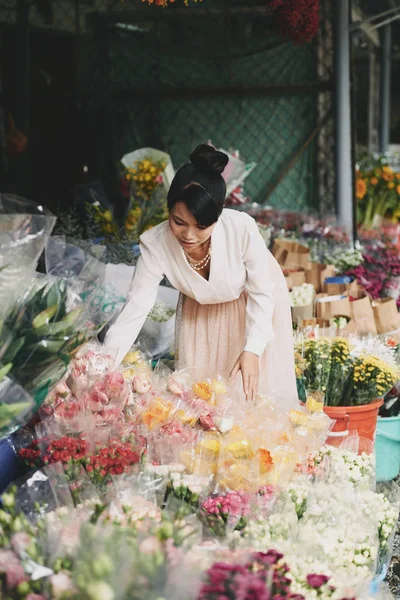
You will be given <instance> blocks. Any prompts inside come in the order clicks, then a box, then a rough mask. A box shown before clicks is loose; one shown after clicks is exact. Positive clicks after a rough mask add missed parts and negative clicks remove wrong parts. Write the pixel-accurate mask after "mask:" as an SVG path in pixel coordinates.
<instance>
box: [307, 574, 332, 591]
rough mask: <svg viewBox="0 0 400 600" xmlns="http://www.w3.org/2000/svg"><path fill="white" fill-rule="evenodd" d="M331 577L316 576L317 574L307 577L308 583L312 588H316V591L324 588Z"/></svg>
mask: <svg viewBox="0 0 400 600" xmlns="http://www.w3.org/2000/svg"><path fill="white" fill-rule="evenodd" d="M329 579H330V577H328V576H327V575H316V574H312V575H307V583H308V585H309V586H310V587H312V588H314V589H315V590H317V589H319V588H320V587H322V586H323V585H325V583H328V581H329Z"/></svg>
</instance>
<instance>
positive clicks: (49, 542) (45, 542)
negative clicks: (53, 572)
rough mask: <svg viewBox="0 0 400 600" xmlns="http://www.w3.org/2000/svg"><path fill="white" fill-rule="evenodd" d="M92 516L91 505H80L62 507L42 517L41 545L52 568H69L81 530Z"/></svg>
mask: <svg viewBox="0 0 400 600" xmlns="http://www.w3.org/2000/svg"><path fill="white" fill-rule="evenodd" d="M92 514H93V510H92V507H91V505H89V506H85V504H82V505H80V506H78V507H75V508H73V507H70V506H62V507H59V508H56V509H54V510H52V511H49V512H47V513H46V514H45V515H43V517H42V522H41V524H42V526H41V528H40V531H41V545H42V547H43V548H44V549H45V554H46V556H47V562H48V564H49V565H50V566H51V567H52V568H54V569H57V570H59V568H60V567H62V566H64V565H65V566H67V567H69V568H71V565H72V563H73V561H74V559H75V557H76V553H77V551H78V549H79V546H80V540H81V529H82V527H83V526H84V525H85V524H87V523H89V522H90V520H91V517H92Z"/></svg>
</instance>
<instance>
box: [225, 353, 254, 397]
mask: <svg viewBox="0 0 400 600" xmlns="http://www.w3.org/2000/svg"><path fill="white" fill-rule="evenodd" d="M259 367H260V359H259V357H258V356H257V354H253V352H242V354H241V355H240V356H239V358H238V359H237V361H236V363H235V366H234V367H233V369H232V371H231V374H230V376H229V379H231V380H233V379H235V377H236V375H237V374H238V373H239V371H241V372H242V379H243V390H244V393H245V394H246V399H247V400H255V399H256V396H257V394H258V386H259V382H260V373H259Z"/></svg>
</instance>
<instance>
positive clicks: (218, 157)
mask: <svg viewBox="0 0 400 600" xmlns="http://www.w3.org/2000/svg"><path fill="white" fill-rule="evenodd" d="M190 162H191V163H192V165H194V166H195V167H196V169H198V170H199V171H203V172H204V173H207V174H208V175H221V174H222V173H223V172H224V169H225V167H226V165H227V164H228V162H229V158H228V156H227V155H226V154H224V153H223V152H219V151H218V150H216V149H215V148H213V147H212V146H208V145H207V144H201V145H200V146H197V148H196V150H193V152H192V154H191V155H190Z"/></svg>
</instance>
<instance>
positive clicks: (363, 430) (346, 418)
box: [324, 399, 383, 446]
mask: <svg viewBox="0 0 400 600" xmlns="http://www.w3.org/2000/svg"><path fill="white" fill-rule="evenodd" d="M382 404H383V400H382V399H380V400H375V402H372V403H371V404H362V405H361V406H324V411H325V413H326V414H327V415H328V417H330V418H331V419H334V420H335V421H336V423H335V425H334V426H333V429H332V432H331V435H330V436H329V440H328V443H329V444H332V445H335V446H336V445H340V443H341V442H342V441H343V439H344V438H346V437H347V436H348V435H349V434H350V432H354V431H357V433H358V435H359V437H360V438H367V439H368V440H371V441H372V442H373V441H374V440H375V432H376V423H377V420H378V412H379V408H380V407H381V406H382Z"/></svg>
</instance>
